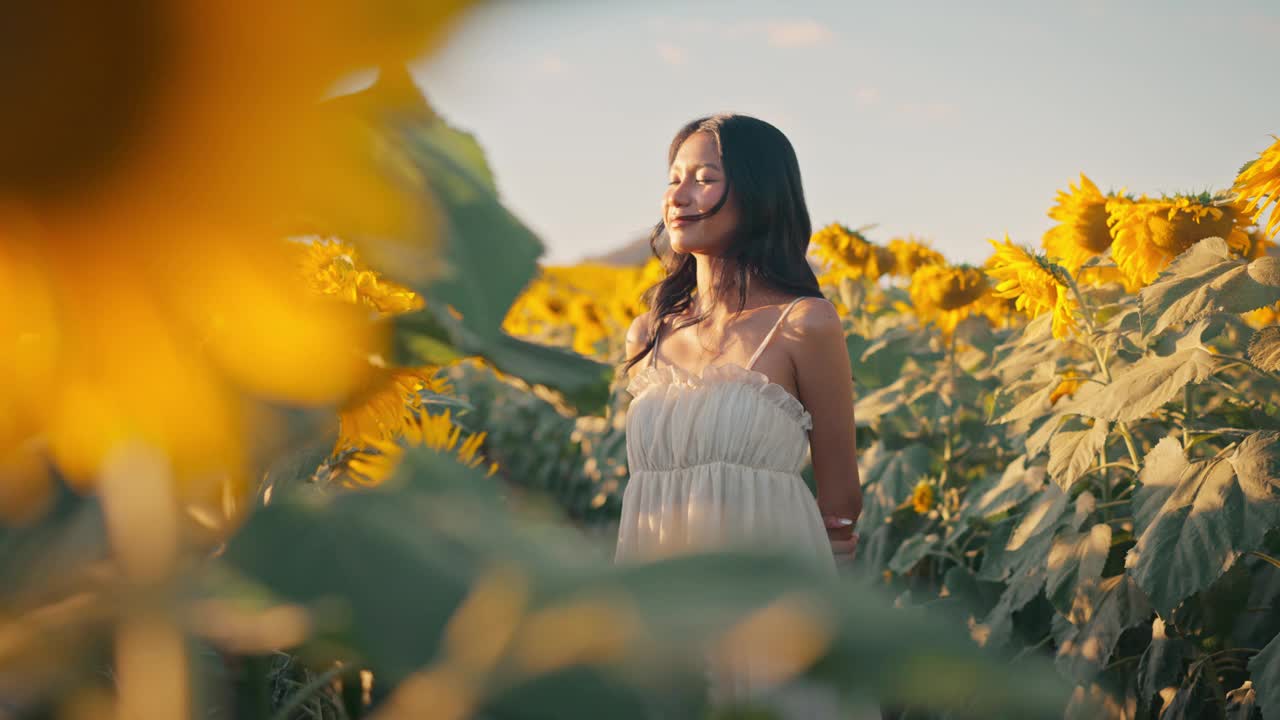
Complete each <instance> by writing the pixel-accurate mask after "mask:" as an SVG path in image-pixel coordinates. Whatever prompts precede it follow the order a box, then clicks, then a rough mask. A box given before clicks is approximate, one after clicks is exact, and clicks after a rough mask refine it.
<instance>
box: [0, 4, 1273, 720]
mask: <svg viewBox="0 0 1280 720" xmlns="http://www.w3.org/2000/svg"><path fill="white" fill-rule="evenodd" d="M466 5H468V3H466V2H462V1H459V2H434V3H422V4H414V3H408V4H406V3H400V2H387V1H385V0H372V1H369V2H361V3H356V2H350V1H348V0H335V1H333V2H327V3H321V4H318V5H316V4H312V5H308V6H303V5H301V4H296V3H266V4H262V5H261V6H255V7H254V8H249V7H248V6H243V7H241V6H238V5H237V4H231V5H227V4H221V3H212V2H207V1H206V0H162V1H160V2H144V1H141V0H126V1H125V2H122V3H110V4H102V3H84V2H76V1H75V0H68V1H67V2H58V3H49V4H43V5H41V4H29V6H27V7H24V8H23V9H22V10H21V11H20V12H19V13H17V14H16V15H15V16H14V17H13V18H12V20H13V22H14V23H15V25H14V27H18V28H20V29H21V32H19V33H16V34H15V35H14V37H19V38H21V39H22V43H21V44H20V45H18V46H16V47H15V52H17V53H19V54H20V55H21V56H22V57H23V58H24V59H25V60H27V61H28V62H26V63H25V65H26V69H25V71H24V72H23V73H21V74H19V75H17V76H12V77H11V76H6V80H8V82H7V83H6V88H8V89H9V91H10V96H11V97H12V98H13V99H14V103H15V105H14V106H15V107H23V108H26V109H28V110H29V112H25V113H10V114H6V115H5V116H4V117H3V118H0V157H3V158H4V162H3V163H0V378H3V382H2V383H0V718H4V719H6V720H7V719H8V718H71V719H79V718H121V719H124V718H130V719H132V718H148V719H150V718H183V719H186V718H263V719H268V718H270V719H272V720H276V719H279V720H286V719H299V718H326V719H333V720H338V719H343V718H346V719H352V718H361V717H374V718H398V717H404V718H423V717H428V718H439V719H442V720H455V719H458V720H460V719H462V718H492V719H513V720H514V719H516V718H566V719H569V720H572V719H573V718H584V719H585V718H590V719H595V718H600V717H609V718H637V719H639V718H652V717H677V718H686V717H688V718H706V717H718V718H730V717H768V716H769V715H768V711H767V710H763V709H761V708H750V707H739V708H710V707H707V704H706V699H705V680H706V678H705V676H704V674H703V667H702V665H701V664H700V662H699V661H698V658H699V657H700V656H701V653H702V652H703V651H705V650H707V649H709V648H719V649H724V648H763V649H764V651H766V652H767V653H768V654H769V656H770V658H771V660H772V661H773V662H772V663H771V665H770V667H771V669H770V678H769V679H770V681H772V682H773V683H775V684H777V685H778V686H788V687H794V688H798V689H800V690H802V691H803V690H804V689H805V688H807V687H812V686H817V685H822V686H827V687H832V688H836V689H838V690H839V691H840V692H841V694H842V697H844V698H847V699H848V700H849V701H850V703H851V705H855V704H857V703H858V702H862V701H866V700H868V699H872V700H877V701H880V702H882V703H883V704H884V705H885V706H886V707H892V708H899V709H900V710H898V711H897V712H898V714H899V717H903V718H970V717H973V718H978V717H981V718H1059V717H1071V718H1099V717H1106V718H1112V717H1114V718H1140V717H1141V718H1150V717H1156V716H1157V714H1158V715H1159V716H1160V717H1167V718H1200V717H1228V718H1240V719H1244V720H1247V719H1248V718H1254V719H1255V720H1256V719H1257V718H1264V717H1266V718H1269V717H1272V716H1275V715H1280V639H1277V634H1278V633H1280V609H1278V608H1277V602H1278V598H1280V560H1278V559H1277V558H1280V461H1278V458H1280V444H1277V441H1278V439H1280V405H1278V404H1277V403H1278V402H1280V401H1277V398H1280V394H1278V393H1277V390H1278V389H1280V330H1277V328H1278V327H1280V326H1278V325H1277V310H1278V309H1280V305H1278V303H1280V261H1278V260H1277V256H1276V251H1275V244H1274V242H1273V240H1274V238H1275V236H1276V232H1277V229H1280V227H1278V226H1280V219H1278V218H1280V212H1277V211H1276V205H1277V203H1280V142H1278V143H1276V144H1275V145H1272V146H1271V147H1269V148H1266V149H1264V150H1263V151H1262V152H1261V153H1260V155H1259V157H1258V158H1256V159H1253V160H1252V161H1251V162H1250V163H1249V164H1248V165H1246V167H1245V168H1243V169H1242V170H1240V172H1239V173H1238V176H1237V177H1236V178H1235V179H1234V181H1233V182H1231V183H1230V184H1229V186H1227V187H1225V188H1224V190H1223V191H1222V192H1221V193H1218V194H1202V195H1195V196H1175V197H1147V196H1137V197H1135V196H1132V195H1129V194H1125V193H1124V192H1115V193H1108V194H1105V195H1104V194H1103V193H1102V192H1101V191H1100V190H1099V189H1098V188H1097V187H1096V186H1095V185H1094V184H1093V182H1091V181H1090V180H1089V179H1088V178H1086V177H1084V176H1081V178H1080V184H1079V185H1078V186H1075V185H1072V186H1071V187H1070V188H1069V189H1067V190H1064V191H1063V192H1062V193H1060V195H1059V197H1058V198H1057V201H1056V204H1055V206H1054V207H1053V208H1052V209H1051V210H1050V216H1051V217H1052V218H1053V219H1054V220H1056V221H1057V225H1055V227H1054V228H1053V229H1052V230H1051V231H1050V232H1049V233H1047V234H1046V236H1045V238H1044V240H1043V247H1042V248H1041V249H1040V250H1034V249H1031V248H1029V247H1025V246H1021V245H1017V244H1015V243H1013V242H1012V241H1010V240H1009V239H1008V238H1004V239H1001V240H1000V241H994V240H993V241H992V247H993V254H992V256H991V258H990V259H989V260H988V261H987V262H986V263H984V264H983V265H982V266H971V265H964V264H953V263H951V262H949V261H948V260H947V259H946V257H945V256H944V255H943V254H942V253H940V252H938V251H937V250H935V249H934V248H933V247H931V245H930V244H929V243H928V242H926V241H923V240H921V239H918V238H913V237H904V238H893V239H890V240H889V241H888V242H887V243H885V244H877V243H876V242H873V241H872V240H870V239H869V238H868V237H867V236H866V235H865V234H864V233H863V232H862V231H858V230H854V229H850V228H847V227H845V226H842V225H839V224H833V225H830V226H828V227H826V228H823V229H822V230H820V231H819V232H818V233H816V234H815V236H814V237H813V240H812V245H811V247H812V261H813V263H814V265H815V267H817V268H818V269H819V270H820V282H821V284H822V287H823V288H824V290H825V291H826V292H827V294H828V297H829V298H830V299H831V300H832V302H833V303H834V304H835V305H836V307H837V309H838V310H839V312H840V314H841V316H842V317H843V318H844V321H845V324H846V334H847V343H848V349H849V353H850V357H851V359H852V360H853V368H854V378H853V379H854V382H855V387H856V388H857V392H858V400H857V408H856V412H857V416H858V423H859V432H858V437H857V444H858V447H859V450H860V454H859V457H860V462H861V463H862V464H863V468H864V470H863V478H864V485H865V507H864V512H863V514H862V517H861V519H860V528H859V530H860V532H861V534H862V537H863V545H862V547H861V549H860V559H859V561H858V563H857V565H856V566H855V570H854V572H853V573H851V574H850V575H848V576H845V577H841V578H838V579H833V578H828V577H825V576H819V575H817V574H815V573H814V571H813V570H812V569H811V568H808V567H807V566H800V565H797V564H795V563H794V561H792V560H788V559H787V558H786V557H783V556H777V555H772V554H768V553H756V554H747V553H718V554H714V555H713V554H705V555H689V556H685V557H681V558H673V559H670V560H664V561H662V562H657V563H652V564H650V565H647V566H644V567H615V566H614V565H613V564H612V563H611V556H612V541H613V535H612V533H613V523H614V521H615V520H616V516H617V513H618V509H619V502H620V497H621V493H622V491H623V489H624V488H625V483H626V481H627V469H626V451H625V435H624V428H625V418H626V411H627V402H628V399H627V397H626V396H625V393H623V392H622V391H621V386H622V383H620V382H619V377H618V365H619V363H620V361H621V359H622V358H621V354H622V347H623V337H624V333H625V330H626V328H627V327H628V325H629V323H630V321H631V320H632V319H633V318H634V317H635V316H636V315H638V314H639V313H641V312H644V310H645V309H646V308H645V307H644V306H643V303H642V301H641V298H642V295H643V293H644V291H645V290H646V289H647V288H649V287H651V286H652V285H653V284H654V283H655V282H656V281H658V280H659V279H660V278H661V277H662V276H663V273H664V268H663V264H662V261H661V260H660V259H658V258H654V259H652V260H650V261H649V262H647V263H646V264H644V265H642V266H638V267H611V266H605V265H597V264H584V265H579V266H573V267H545V266H541V265H540V264H539V262H538V259H539V257H540V256H541V255H542V253H543V245H542V242H541V240H539V238H537V237H536V236H535V235H534V233H532V232H531V231H530V230H529V229H528V228H527V227H526V226H525V225H524V224H523V223H521V221H520V219H519V218H517V217H516V216H515V215H513V214H512V213H511V212H509V211H508V210H507V209H506V207H505V206H504V205H503V203H502V200H501V198H500V197H499V194H498V192H497V188H496V183H495V181H494V178H493V175H492V173H491V171H490V168H489V166H488V164H487V162H486V160H485V155H484V152H483V150H482V148H481V146H480V144H479V143H478V142H477V140H476V139H475V138H474V137H472V136H471V135H469V134H468V133H466V132H464V131H462V130H459V129H458V128H455V127H453V126H452V125H451V124H450V123H449V122H448V121H446V119H445V118H444V117H442V115H441V114H439V113H438V112H437V110H436V109H435V108H433V107H432V106H431V105H430V104H429V103H428V101H427V99H426V98H425V97H424V96H423V95H422V93H421V92H420V90H419V89H418V88H417V87H416V86H415V85H414V83H413V82H412V80H411V77H410V75H409V72H408V70H407V63H408V62H410V61H411V60H413V59H414V58H420V57H423V55H424V54H430V53H431V52H433V51H434V49H435V48H437V47H438V46H439V44H440V42H441V39H442V38H444V37H446V36H447V35H448V33H449V32H450V31H451V28H452V27H453V23H454V22H455V21H456V18H457V16H458V15H459V13H460V12H462V11H463V10H464V9H465V6H466ZM369 68H378V69H379V72H378V76H377V80H376V81H374V82H373V84H372V85H371V86H369V87H368V88H366V89H363V90H360V91H356V92H350V93H339V94H334V92H333V88H334V87H335V83H339V82H340V81H342V80H343V79H344V78H347V77H348V76H349V75H350V73H353V72H357V71H361V70H365V69H369ZM32 78H35V79H36V80H35V81H32ZM86 117H92V118H94V120H95V122H93V123H85V122H84V118H86ZM495 257H500V258H502V262H501V263H495V262H494V261H493V259H494V258H495Z"/></svg>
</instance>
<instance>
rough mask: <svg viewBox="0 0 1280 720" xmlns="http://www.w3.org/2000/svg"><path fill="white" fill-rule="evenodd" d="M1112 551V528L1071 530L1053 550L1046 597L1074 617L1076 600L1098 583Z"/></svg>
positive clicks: (1047, 578) (1055, 542)
mask: <svg viewBox="0 0 1280 720" xmlns="http://www.w3.org/2000/svg"><path fill="white" fill-rule="evenodd" d="M1110 550H1111V526H1110V525H1107V524H1106V523H1098V524H1096V525H1094V526H1093V527H1092V528H1090V529H1089V531H1088V532H1083V533H1080V532H1075V531H1068V532H1064V533H1061V534H1060V535H1059V536H1058V537H1056V538H1055V539H1054V541H1053V547H1051V548H1050V550H1049V562H1048V574H1047V576H1046V577H1045V588H1044V592H1045V597H1047V598H1048V599H1049V602H1050V603H1052V604H1053V606H1054V608H1056V609H1057V610H1058V612H1060V613H1062V614H1063V615H1070V614H1071V612H1072V608H1073V606H1075V605H1076V599H1077V597H1078V596H1080V595H1081V594H1082V593H1086V592H1088V590H1089V588H1090V587H1092V586H1093V585H1094V584H1096V583H1097V581H1098V579H1099V578H1100V577H1101V576H1102V568H1103V566H1104V565H1106V562H1107V553H1108V552H1109V551H1110Z"/></svg>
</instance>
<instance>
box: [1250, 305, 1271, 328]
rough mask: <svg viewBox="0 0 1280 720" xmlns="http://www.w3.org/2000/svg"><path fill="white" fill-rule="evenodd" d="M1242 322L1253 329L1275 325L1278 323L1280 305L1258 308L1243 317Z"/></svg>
mask: <svg viewBox="0 0 1280 720" xmlns="http://www.w3.org/2000/svg"><path fill="white" fill-rule="evenodd" d="M1243 317H1244V321H1245V322H1246V323H1248V324H1249V325H1250V326H1252V327H1255V328H1261V327H1266V326H1268V325H1275V324H1276V323H1277V322H1278V321H1280V303H1276V304H1275V305H1268V306H1266V307H1260V308H1258V309H1257V310H1252V311H1250V312H1247V313H1245V314H1244V315H1243Z"/></svg>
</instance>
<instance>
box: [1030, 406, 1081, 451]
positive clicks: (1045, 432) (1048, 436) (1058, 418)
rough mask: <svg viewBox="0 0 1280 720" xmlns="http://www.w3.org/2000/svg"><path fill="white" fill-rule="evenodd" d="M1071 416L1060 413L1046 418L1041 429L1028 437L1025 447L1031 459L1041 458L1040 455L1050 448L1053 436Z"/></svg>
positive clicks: (1038, 428) (1067, 413) (1037, 429)
mask: <svg viewBox="0 0 1280 720" xmlns="http://www.w3.org/2000/svg"><path fill="white" fill-rule="evenodd" d="M1071 416H1072V413H1069V412H1062V411H1059V412H1055V413H1054V414H1052V415H1050V416H1048V417H1046V418H1045V419H1044V421H1043V422H1041V423H1040V425H1039V427H1037V428H1036V429H1035V430H1034V431H1032V433H1031V434H1030V435H1028V436H1027V440H1026V445H1025V449H1026V453H1027V457H1028V458H1031V459H1035V458H1037V457H1039V455H1040V453H1041V452H1042V451H1043V450H1044V449H1045V448H1046V447H1048V446H1049V443H1050V442H1051V441H1052V440H1053V436H1054V435H1057V434H1058V431H1059V430H1061V429H1062V426H1063V424H1064V423H1065V422H1066V420H1067V418H1069V417H1071Z"/></svg>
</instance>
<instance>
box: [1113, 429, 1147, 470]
mask: <svg viewBox="0 0 1280 720" xmlns="http://www.w3.org/2000/svg"><path fill="white" fill-rule="evenodd" d="M1116 432H1118V433H1120V437H1122V438H1124V446H1125V447H1126V448H1128V449H1129V460H1131V461H1132V462H1133V467H1134V468H1135V469H1139V468H1141V467H1142V461H1141V460H1139V459H1138V449H1137V448H1136V447H1135V446H1134V444H1133V435H1131V434H1129V425H1128V424H1127V423H1126V422H1125V421H1123V420H1117V421H1116Z"/></svg>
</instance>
